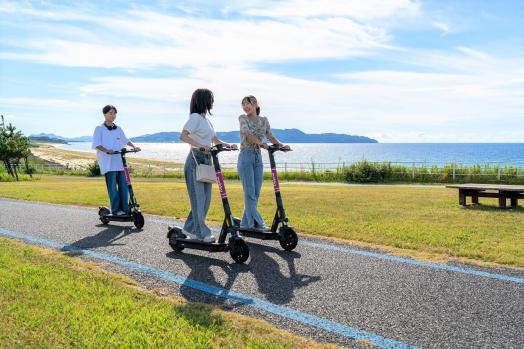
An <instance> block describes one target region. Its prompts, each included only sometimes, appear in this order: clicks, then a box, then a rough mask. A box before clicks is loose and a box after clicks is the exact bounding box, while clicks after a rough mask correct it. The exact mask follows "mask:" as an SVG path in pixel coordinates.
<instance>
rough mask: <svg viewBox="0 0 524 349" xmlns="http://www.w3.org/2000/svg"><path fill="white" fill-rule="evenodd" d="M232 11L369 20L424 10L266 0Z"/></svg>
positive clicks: (382, 3)
mask: <svg viewBox="0 0 524 349" xmlns="http://www.w3.org/2000/svg"><path fill="white" fill-rule="evenodd" d="M229 9H230V10H231V9H236V10H237V11H239V12H244V13H246V14H247V15H252V16H264V17H271V18H279V17H291V18H292V17H300V18H318V17H348V18H353V19H356V20H358V21H366V20H373V19H377V18H385V17H392V16H400V17H409V16H414V15H417V14H418V13H419V11H420V4H419V3H418V2H417V1H411V0H367V1H360V0H330V1H329V2H326V1H324V0H291V1H264V2H262V3H258V4H254V5H253V4H245V2H236V3H235V4H234V5H231V6H230V7H229Z"/></svg>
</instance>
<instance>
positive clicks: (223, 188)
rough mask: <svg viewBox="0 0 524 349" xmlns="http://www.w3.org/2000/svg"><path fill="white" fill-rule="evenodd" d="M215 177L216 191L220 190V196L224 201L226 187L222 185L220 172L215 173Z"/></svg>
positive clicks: (222, 179) (222, 178) (222, 180)
mask: <svg viewBox="0 0 524 349" xmlns="http://www.w3.org/2000/svg"><path fill="white" fill-rule="evenodd" d="M215 175H216V176H217V183H218V190H220V196H221V197H222V199H226V198H227V193H226V186H225V185H224V177H222V172H221V171H216V172H215Z"/></svg>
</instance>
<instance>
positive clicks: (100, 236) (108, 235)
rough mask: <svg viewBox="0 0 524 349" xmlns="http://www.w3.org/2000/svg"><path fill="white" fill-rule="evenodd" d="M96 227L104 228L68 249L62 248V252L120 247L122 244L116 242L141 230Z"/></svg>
mask: <svg viewBox="0 0 524 349" xmlns="http://www.w3.org/2000/svg"><path fill="white" fill-rule="evenodd" d="M97 227H99V228H101V227H103V228H105V229H103V230H101V231H100V232H98V233H97V234H95V235H92V236H86V237H85V238H82V239H80V240H77V241H75V242H73V243H71V244H70V245H69V247H68V248H64V249H62V250H64V251H68V252H69V251H72V250H75V248H77V249H78V250H80V249H92V248H97V247H104V246H122V245H124V244H122V243H119V242H118V240H120V239H122V238H123V237H125V236H127V235H130V234H133V233H136V232H139V231H141V229H136V228H134V227H133V228H131V227H128V226H127V227H124V226H118V225H103V224H98V225H97ZM71 247H73V249H71Z"/></svg>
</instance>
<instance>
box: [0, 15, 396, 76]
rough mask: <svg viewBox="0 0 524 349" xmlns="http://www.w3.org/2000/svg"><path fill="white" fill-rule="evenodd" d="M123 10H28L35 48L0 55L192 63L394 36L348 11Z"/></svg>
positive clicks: (289, 55) (365, 49) (141, 64)
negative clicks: (229, 13)
mask: <svg viewBox="0 0 524 349" xmlns="http://www.w3.org/2000/svg"><path fill="white" fill-rule="evenodd" d="M123 12H124V14H125V16H122V17H115V18H111V20H106V19H105V18H103V17H100V16H98V15H89V14H76V13H74V12H71V11H66V12H63V13H62V12H48V11H38V10H34V9H30V10H25V11H22V14H25V15H27V16H29V17H31V18H34V19H36V20H42V21H44V23H36V24H33V26H37V27H38V29H39V31H38V32H36V33H33V34H32V35H31V37H29V38H27V39H19V40H17V46H18V48H23V49H24V51H27V50H29V52H20V51H19V50H17V51H10V50H4V52H2V53H1V54H0V58H3V59H18V60H29V61H36V62H42V63H48V64H55V65H61V66H68V67H72V66H84V67H102V68H130V69H150V68H152V67H159V66H175V67H182V66H190V67H191V66H192V67H194V66H208V65H223V64H232V63H237V64H250V63H256V62H270V61H286V60H296V59H321V58H324V59H325V58H348V57H355V56H361V55H363V54H367V53H369V52H370V51H373V50H377V49H384V48H387V47H389V46H388V41H389V40H390V36H389V34H388V32H387V31H386V30H385V29H383V28H381V27H378V26H373V25H367V24H360V23H357V22H355V21H353V20H352V19H350V18H344V17H342V16H339V17H329V18H313V19H306V18H295V19H293V20H290V21H287V22H282V21H278V20H273V19H262V20H257V21H252V20H244V19H237V20H222V19H210V18H202V17H194V18H188V17H180V16H175V15H166V14H161V13H158V12H153V11H150V10H128V11H123ZM64 20H68V21H69V20H79V21H82V22H84V23H83V24H84V25H87V26H89V27H90V28H91V31H92V32H91V33H86V34H85V35H82V32H81V31H78V35H77V36H76V37H75V38H71V36H72V35H73V33H72V32H71V31H69V30H68V29H69V27H70V25H69V24H64V23H63V21H64ZM45 21H47V22H45ZM49 21H53V22H52V23H50V22H49ZM30 25H31V24H30ZM46 27H47V29H46ZM59 32H63V33H64V34H63V35H60V34H59ZM93 32H96V33H97V35H96V36H95V37H93Z"/></svg>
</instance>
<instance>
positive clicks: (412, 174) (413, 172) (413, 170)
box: [411, 163, 415, 179]
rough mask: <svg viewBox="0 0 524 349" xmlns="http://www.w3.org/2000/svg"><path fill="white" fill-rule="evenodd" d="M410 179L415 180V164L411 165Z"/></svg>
mask: <svg viewBox="0 0 524 349" xmlns="http://www.w3.org/2000/svg"><path fill="white" fill-rule="evenodd" d="M411 178H413V179H415V163H413V164H412V165H411Z"/></svg>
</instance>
